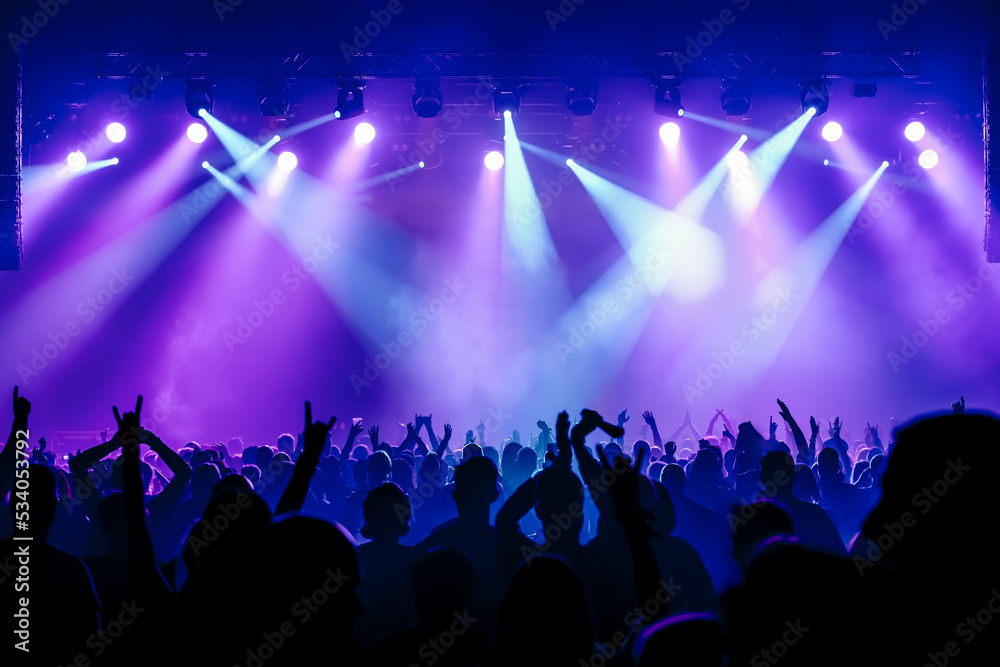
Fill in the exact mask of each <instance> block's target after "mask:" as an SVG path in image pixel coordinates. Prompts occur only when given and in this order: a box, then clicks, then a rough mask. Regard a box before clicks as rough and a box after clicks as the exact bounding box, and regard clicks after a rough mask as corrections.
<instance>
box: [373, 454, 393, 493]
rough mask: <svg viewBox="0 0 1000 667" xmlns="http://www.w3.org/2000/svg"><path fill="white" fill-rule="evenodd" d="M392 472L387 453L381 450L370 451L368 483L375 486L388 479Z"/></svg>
mask: <svg viewBox="0 0 1000 667" xmlns="http://www.w3.org/2000/svg"><path fill="white" fill-rule="evenodd" d="M391 474H392V463H391V462H390V461H389V455H388V454H386V453H385V452H383V451H377V452H372V455H371V456H369V457H368V485H369V486H377V485H379V484H382V483H384V482H386V481H388V479H389V476H390V475H391Z"/></svg>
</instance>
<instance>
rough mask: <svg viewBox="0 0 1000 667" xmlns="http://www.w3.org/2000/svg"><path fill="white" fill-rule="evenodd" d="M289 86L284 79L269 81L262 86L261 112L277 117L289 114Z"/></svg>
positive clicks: (264, 114) (263, 114)
mask: <svg viewBox="0 0 1000 667" xmlns="http://www.w3.org/2000/svg"><path fill="white" fill-rule="evenodd" d="M288 107H289V104H288V87H287V86H286V84H285V82H284V81H267V82H264V84H262V85H261V87H260V114H261V115H262V116H274V117H277V118H280V117H283V116H286V115H288Z"/></svg>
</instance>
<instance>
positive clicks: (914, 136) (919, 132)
mask: <svg viewBox="0 0 1000 667" xmlns="http://www.w3.org/2000/svg"><path fill="white" fill-rule="evenodd" d="M926 133H927V130H926V129H925V128H924V124H923V123H921V122H920V121H916V120H915V121H913V122H912V123H910V124H909V125H907V126H906V129H905V130H903V134H904V135H905V136H906V138H907V139H909V140H910V141H920V140H921V139H923V138H924V134H926Z"/></svg>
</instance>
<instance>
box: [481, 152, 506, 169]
mask: <svg viewBox="0 0 1000 667" xmlns="http://www.w3.org/2000/svg"><path fill="white" fill-rule="evenodd" d="M483 164H485V165H486V168H487V169H489V170H490V171H497V170H498V169H500V168H501V167H502V166H503V153H501V152H500V151H490V152H489V153H487V154H486V157H485V158H483Z"/></svg>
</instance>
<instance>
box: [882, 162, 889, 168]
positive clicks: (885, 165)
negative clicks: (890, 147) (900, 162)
mask: <svg viewBox="0 0 1000 667" xmlns="http://www.w3.org/2000/svg"><path fill="white" fill-rule="evenodd" d="M882 167H883V168H884V169H888V168H889V161H888V160H883V161H882Z"/></svg>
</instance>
